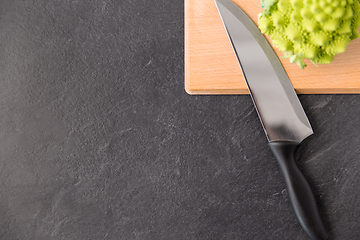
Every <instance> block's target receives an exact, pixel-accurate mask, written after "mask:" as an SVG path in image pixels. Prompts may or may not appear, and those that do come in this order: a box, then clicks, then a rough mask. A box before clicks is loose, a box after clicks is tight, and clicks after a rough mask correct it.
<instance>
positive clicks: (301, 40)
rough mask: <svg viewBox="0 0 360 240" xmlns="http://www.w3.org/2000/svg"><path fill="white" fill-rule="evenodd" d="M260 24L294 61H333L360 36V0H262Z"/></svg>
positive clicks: (323, 62)
mask: <svg viewBox="0 0 360 240" xmlns="http://www.w3.org/2000/svg"><path fill="white" fill-rule="evenodd" d="M261 6H262V7H263V8H264V10H263V11H262V12H261V13H260V14H259V19H258V20H259V22H258V26H259V28H260V30H261V32H262V33H264V34H266V35H269V36H270V38H271V39H272V43H273V44H274V45H275V46H276V47H277V48H279V50H280V51H282V52H284V57H285V58H289V60H290V62H291V63H297V64H298V65H299V66H300V67H301V68H302V69H304V67H306V64H305V63H304V59H305V58H307V59H309V60H311V61H312V62H313V63H314V64H327V63H330V62H331V61H332V60H333V59H334V56H335V55H336V54H339V53H342V52H344V51H345V50H346V47H347V46H348V44H349V42H350V41H351V40H353V39H355V38H358V37H360V35H359V29H358V28H359V27H360V0H261Z"/></svg>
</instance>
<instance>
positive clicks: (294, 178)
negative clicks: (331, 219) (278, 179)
mask: <svg viewBox="0 0 360 240" xmlns="http://www.w3.org/2000/svg"><path fill="white" fill-rule="evenodd" d="M269 146H270V148H271V150H272V151H273V153H274V155H275V157H276V159H277V161H278V163H279V165H280V168H281V171H282V173H283V176H284V178H285V182H286V188H287V191H288V194H289V198H290V201H291V204H292V207H293V209H294V211H295V214H296V216H297V218H298V220H299V222H300V224H301V226H302V227H303V229H304V230H305V232H306V233H307V234H308V235H309V237H310V238H311V239H313V240H325V239H327V238H328V236H329V235H328V233H327V231H326V229H325V226H324V223H323V221H322V220H321V217H320V213H319V210H318V207H317V204H316V200H315V197H314V194H313V193H312V191H311V188H310V186H309V184H308V182H307V181H306V179H305V177H304V176H303V174H302V173H301V172H300V170H299V169H298V167H297V166H296V163H295V151H296V149H297V147H298V146H299V143H294V142H270V143H269Z"/></svg>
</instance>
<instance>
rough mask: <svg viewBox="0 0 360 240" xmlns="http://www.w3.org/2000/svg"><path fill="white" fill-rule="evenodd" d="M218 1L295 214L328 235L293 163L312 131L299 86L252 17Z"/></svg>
mask: <svg viewBox="0 0 360 240" xmlns="http://www.w3.org/2000/svg"><path fill="white" fill-rule="evenodd" d="M215 3H216V6H217V8H218V10H219V13H220V16H221V19H222V21H223V23H224V26H225V29H226V32H227V34H228V37H229V39H230V42H231V45H232V47H233V49H234V52H235V55H236V57H237V59H238V62H239V64H240V67H241V70H242V73H243V76H244V78H245V80H246V84H247V86H248V89H249V92H250V95H251V97H252V100H253V102H254V105H255V108H256V110H257V113H258V115H259V118H260V120H261V123H262V126H263V128H264V130H265V134H266V136H267V139H268V141H269V146H270V148H271V150H272V151H273V153H274V155H275V157H276V159H277V161H278V163H279V165H280V168H281V171H282V173H283V176H284V178H285V182H286V188H287V191H288V194H289V198H290V201H291V204H292V207H293V209H294V211H295V214H296V216H297V218H298V220H299V222H300V224H301V226H302V227H303V229H304V230H305V232H306V233H307V234H308V235H309V236H310V237H311V238H312V239H316V240H318V239H319V240H323V239H327V238H328V234H327V231H326V229H325V226H324V224H323V222H322V220H321V217H320V213H319V210H318V208H317V204H316V200H315V197H314V195H313V193H312V191H311V188H310V186H309V184H308V183H307V181H306V179H305V178H304V176H303V175H302V173H301V172H300V171H299V169H298V168H297V166H296V164H295V157H294V155H295V151H296V149H297V147H298V146H299V144H300V143H301V142H302V141H303V140H304V139H305V138H307V137H308V136H310V135H311V134H313V131H312V128H311V125H310V123H309V121H308V119H307V117H306V114H305V112H304V110H303V108H302V106H301V103H300V101H299V99H298V97H297V95H296V92H295V90H294V88H293V86H292V84H291V82H290V80H289V78H288V76H287V74H286V72H285V70H284V68H283V66H282V65H281V62H280V60H279V59H278V57H277V55H276V54H275V52H274V50H273V49H272V47H271V46H270V44H269V43H268V41H267V40H266V38H265V37H264V36H263V35H262V33H261V32H260V30H259V29H258V27H257V26H256V25H255V24H254V23H253V22H252V21H251V19H250V18H249V17H248V16H247V15H246V14H245V13H244V12H243V11H242V10H241V9H240V8H239V7H238V6H237V5H236V4H235V3H233V2H232V1H231V0H215Z"/></svg>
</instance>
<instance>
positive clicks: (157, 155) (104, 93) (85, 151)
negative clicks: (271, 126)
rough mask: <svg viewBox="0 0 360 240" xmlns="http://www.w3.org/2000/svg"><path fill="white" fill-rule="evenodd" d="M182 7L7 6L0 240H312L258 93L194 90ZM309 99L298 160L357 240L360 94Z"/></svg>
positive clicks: (2, 21) (333, 225)
mask: <svg viewBox="0 0 360 240" xmlns="http://www.w3.org/2000/svg"><path fill="white" fill-rule="evenodd" d="M183 9H184V5H183V1H180V0H179V1H165V0H158V1H145V0H138V1H131V0H129V1H115V0H106V1H104V0H102V1H98V0H89V1H80V0H51V1H50V0H41V1H40V0H32V1H25V0H2V1H0V11H1V12H0V17H1V18H0V80H1V87H0V91H1V93H0V116H1V118H0V119H1V121H0V239H2V240H15V239H16V240H43V239H44V240H45V239H46V240H48V239H59V240H60V239H61V240H73V239H74V240H75V239H76V240H82V239H109V240H110V239H121V240H133V239H134V240H135V239H140V240H147V239H149V240H152V239H154V240H159V239H164V240H185V239H186V240H193V239H199V240H200V239H201V240H202V239H205V240H207V239H214V240H220V239H221V240H225V239H226V240H228V239H251V240H252V239H264V240H265V239H266V240H268V239H292V240H294V239H295V240H303V239H304V240H305V239H308V238H307V236H306V235H305V233H304V231H303V230H302V229H301V228H300V226H299V224H298V222H297V221H296V219H295V216H294V214H293V212H292V209H291V206H290V203H289V199H288V195H287V191H286V190H285V184H284V182H283V179H282V176H281V173H280V171H279V168H278V166H277V163H276V160H275V159H274V157H273V155H272V153H271V151H270V150H269V148H268V146H267V141H266V138H265V135H264V133H263V130H262V128H261V124H260V122H259V120H258V118H257V115H256V112H255V111H254V108H253V106H252V103H251V100H250V97H249V96H190V95H188V94H186V93H185V91H184V83H183V81H184V60H183V58H184V37H183V35H184V17H183V15H184V10H183ZM359 80H360V79H359ZM300 100H301V102H302V103H303V106H304V108H305V110H306V112H307V114H308V116H309V119H310V122H311V123H312V125H313V128H314V131H315V134H314V135H313V136H311V137H310V138H308V139H306V140H305V141H304V143H303V144H302V145H301V147H300V148H299V151H298V152H297V157H298V158H299V161H298V165H299V168H300V169H301V170H302V171H303V172H304V175H305V176H306V178H307V179H308V180H309V183H310V185H311V188H312V189H313V190H314V193H315V195H316V198H317V200H318V203H319V206H320V210H321V214H322V216H323V218H324V219H325V224H326V227H327V228H328V229H329V232H330V235H331V237H330V239H339V240H344V239H345V240H351V239H360V222H359V220H360V209H359V205H360V198H359V197H360V188H359V185H360V174H359V170H360V162H359V160H360V157H359V145H360V138H359V128H360V95H306V96H305V95H303V96H300Z"/></svg>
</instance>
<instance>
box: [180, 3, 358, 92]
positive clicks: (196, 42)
mask: <svg viewBox="0 0 360 240" xmlns="http://www.w3.org/2000/svg"><path fill="white" fill-rule="evenodd" d="M233 1H234V2H235V3H236V4H237V5H238V6H239V7H240V8H242V9H243V10H244V12H245V13H246V14H248V16H249V17H250V18H251V19H252V20H253V21H254V22H255V23H256V24H257V15H258V14H259V13H260V12H261V11H262V8H261V6H260V0H233ZM268 40H269V41H270V43H271V40H270V39H269V38H268ZM274 49H275V51H276V53H277V54H278V56H279V57H282V56H283V54H282V53H281V52H280V51H278V50H277V49H276V48H274ZM280 60H281V62H282V64H283V66H284V68H285V70H286V72H287V74H288V75H289V78H290V80H291V82H292V83H293V86H294V88H295V90H296V92H297V93H298V94H326V93H329V94H335V93H360V76H359V75H360V39H356V40H353V41H351V42H350V44H349V46H348V48H347V50H346V52H345V53H342V54H339V55H337V56H336V57H335V59H334V61H333V62H332V63H331V64H327V65H318V66H315V65H314V64H312V63H311V62H310V61H307V62H306V63H307V65H308V66H307V67H306V68H305V70H302V69H300V68H299V66H298V65H296V64H291V63H289V60H288V59H281V58H280ZM185 90H186V91H187V92H188V93H189V94H247V93H248V90H247V87H246V84H245V80H244V78H243V76H242V73H241V70H240V67H239V64H238V63H237V60H236V57H235V55H234V52H233V50H232V47H231V45H230V42H229V40H228V37H227V34H226V32H225V29H224V26H223V24H222V21H221V18H220V16H219V13H218V11H217V8H216V5H215V2H214V0H185Z"/></svg>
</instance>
